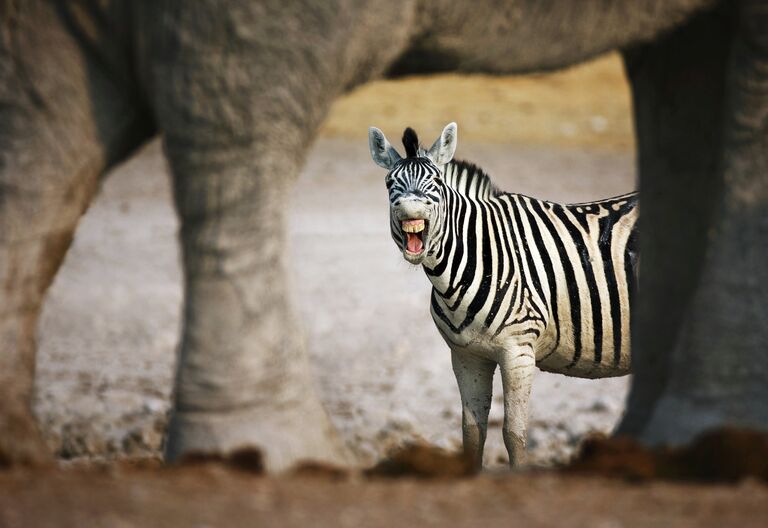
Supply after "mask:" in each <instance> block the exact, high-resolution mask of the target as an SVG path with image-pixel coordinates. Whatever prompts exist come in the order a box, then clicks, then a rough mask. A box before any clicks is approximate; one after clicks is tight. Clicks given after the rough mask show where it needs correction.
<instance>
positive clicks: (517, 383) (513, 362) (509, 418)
mask: <svg viewBox="0 0 768 528" xmlns="http://www.w3.org/2000/svg"><path fill="white" fill-rule="evenodd" d="M523 350H525V349H523ZM535 367H536V358H535V357H534V354H533V351H532V350H530V349H528V350H527V353H525V352H520V351H514V352H513V353H512V354H510V355H509V356H508V357H505V358H504V359H503V360H502V361H501V362H500V363H499V368H500V370H501V382H502V385H503V387H504V427H503V429H502V433H503V435H504V445H505V446H506V448H507V453H508V454H509V465H510V466H511V467H519V466H521V465H523V464H525V461H526V448H525V446H526V438H527V437H526V434H527V431H528V408H529V406H528V400H529V399H530V397H531V387H532V386H533V373H534V371H535V370H536V368H535Z"/></svg>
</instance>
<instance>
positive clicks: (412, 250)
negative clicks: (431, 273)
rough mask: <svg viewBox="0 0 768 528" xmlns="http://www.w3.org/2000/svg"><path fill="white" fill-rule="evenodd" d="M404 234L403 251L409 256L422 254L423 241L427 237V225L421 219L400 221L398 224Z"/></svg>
mask: <svg viewBox="0 0 768 528" xmlns="http://www.w3.org/2000/svg"><path fill="white" fill-rule="evenodd" d="M400 227H402V229H403V232H404V233H405V236H406V240H405V251H406V253H409V254H411V255H414V256H415V255H421V254H422V253H423V252H424V240H425V239H426V235H427V228H428V227H429V224H428V223H427V221H426V220H424V219H423V218H414V219H411V220H402V221H401V222H400Z"/></svg>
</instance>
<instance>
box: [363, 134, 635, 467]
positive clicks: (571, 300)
mask: <svg viewBox="0 0 768 528" xmlns="http://www.w3.org/2000/svg"><path fill="white" fill-rule="evenodd" d="M368 140H369V146H370V149H371V156H372V158H373V161H374V162H376V163H377V164H378V165H380V166H381V167H383V168H385V169H387V175H386V178H385V183H386V187H387V190H388V192H389V202H390V226H391V234H392V239H393V240H394V241H395V244H396V245H397V247H398V249H399V250H400V251H402V254H403V257H404V258H405V260H406V261H408V262H410V263H411V264H415V265H421V266H422V267H423V269H424V272H425V273H426V275H427V277H428V278H429V280H430V282H431V283H432V293H431V300H430V308H431V314H432V318H433V320H434V322H435V324H436V326H437V329H438V331H439V333H440V335H441V336H442V337H443V339H444V340H445V342H446V343H447V344H448V346H449V348H450V350H451V361H452V365H453V372H454V374H455V376H456V381H457V382H458V386H459V392H460V395H461V403H462V433H463V442H464V452H465V453H466V454H467V455H468V456H469V457H470V458H471V460H472V462H473V463H474V464H475V465H476V466H477V467H481V466H482V457H483V447H484V444H485V438H486V432H487V426H488V412H489V410H490V407H491V399H492V385H493V375H494V372H495V370H496V367H497V366H498V367H499V369H500V371H501V379H502V385H503V392H504V424H503V429H502V432H503V437H504V444H505V446H506V448H507V452H508V453H509V463H510V465H511V466H513V467H515V466H518V465H520V464H522V463H523V462H524V460H525V449H526V445H525V444H526V429H527V426H528V400H529V397H530V392H531V384H532V381H533V375H534V371H535V368H534V367H535V366H537V367H538V368H539V369H541V370H544V371H549V372H556V373H560V374H565V375H569V376H577V377H585V378H602V377H612V376H622V375H625V374H628V373H629V371H630V306H631V305H632V299H633V297H634V296H635V292H636V289H637V265H638V258H639V255H638V251H637V248H638V235H637V227H636V226H637V218H638V198H637V195H636V193H629V194H625V195H622V196H617V197H614V198H609V199H605V200H599V201H596V202H588V203H579V204H569V205H561V204H557V203H553V202H549V201H544V200H537V199H534V198H530V197H528V196H524V195H521V194H514V193H507V192H502V191H501V190H499V189H497V188H496V187H495V186H494V184H493V182H492V181H491V179H490V177H489V176H488V175H487V174H485V173H484V172H483V171H482V169H480V168H479V167H477V166H475V165H473V164H471V163H467V162H464V161H458V160H454V159H453V155H454V152H455V150H456V144H457V127H456V123H450V124H449V125H447V126H446V127H445V129H444V130H443V132H442V134H441V135H440V137H439V138H438V139H437V140H436V141H435V143H434V144H433V145H432V147H431V148H430V149H429V150H425V149H424V148H422V147H421V146H420V145H419V140H418V136H417V135H416V133H415V132H414V131H413V129H411V128H406V130H405V132H404V134H403V145H404V147H405V153H406V157H405V158H403V157H401V156H400V154H398V152H397V151H396V150H395V149H394V148H393V147H392V146H391V145H390V144H389V141H388V140H387V138H386V137H385V136H384V134H383V133H382V132H381V130H379V129H378V128H375V127H371V128H370V129H369V135H368Z"/></svg>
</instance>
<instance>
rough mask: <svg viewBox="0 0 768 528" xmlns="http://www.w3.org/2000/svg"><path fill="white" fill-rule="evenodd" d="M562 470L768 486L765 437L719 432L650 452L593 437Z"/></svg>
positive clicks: (743, 431) (749, 432)
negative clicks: (756, 481) (750, 480)
mask: <svg viewBox="0 0 768 528" xmlns="http://www.w3.org/2000/svg"><path fill="white" fill-rule="evenodd" d="M566 471H567V472H572V473H582V474H583V473H589V474H597V475H603V476H612V477H621V478H627V479H630V480H649V479H653V478H660V479H675V480H696V481H704V482H738V481H741V480H744V479H748V478H753V479H759V480H762V481H763V482H766V483H768V433H765V432H761V431H753V430H748V429H735V428H722V429H715V430H712V431H709V432H705V433H703V434H701V435H700V436H698V437H697V438H696V439H695V440H694V441H693V442H692V443H691V444H690V445H688V446H683V447H677V448H656V449H648V448H646V447H644V446H642V445H641V444H640V443H638V442H637V441H635V440H633V439H631V438H627V437H618V438H605V437H602V438H600V437H593V438H589V439H587V440H586V441H585V442H584V444H583V445H582V448H581V452H580V453H579V455H578V456H577V457H576V459H575V460H574V461H573V462H572V463H571V464H570V466H568V468H567V469H566Z"/></svg>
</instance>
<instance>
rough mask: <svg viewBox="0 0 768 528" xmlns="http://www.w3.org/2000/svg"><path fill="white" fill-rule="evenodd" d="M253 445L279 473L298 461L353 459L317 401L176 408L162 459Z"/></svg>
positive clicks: (340, 462)
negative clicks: (218, 408) (287, 405)
mask: <svg viewBox="0 0 768 528" xmlns="http://www.w3.org/2000/svg"><path fill="white" fill-rule="evenodd" d="M254 447H255V448H257V449H258V450H259V451H261V453H262V455H263V456H264V466H265V469H266V470H267V471H269V472H280V471H285V470H286V469H289V468H291V467H293V466H295V465H296V464H300V463H302V462H307V461H313V462H321V463H325V464H331V465H335V466H347V465H350V464H351V463H352V459H351V455H350V454H349V452H348V451H347V449H346V447H345V446H344V445H343V443H342V442H341V440H340V439H339V438H338V436H337V434H336V432H335V431H334V429H333V427H332V426H331V424H330V422H329V420H328V418H327V417H326V414H325V411H324V410H323V409H322V407H320V405H312V404H307V405H304V406H296V407H292V408H291V409H290V410H284V409H278V408H273V409H263V408H257V409H244V410H236V411H229V412H225V413H222V412H209V411H206V412H199V411H194V412H189V411H186V412H185V411H176V412H174V414H173V416H172V417H171V422H170V424H169V429H168V441H167V444H166V449H165V457H166V461H168V462H172V461H175V460H178V459H179V458H180V457H183V456H184V455H186V454H194V453H217V454H228V453H231V452H233V451H237V450H239V449H244V448H254Z"/></svg>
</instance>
